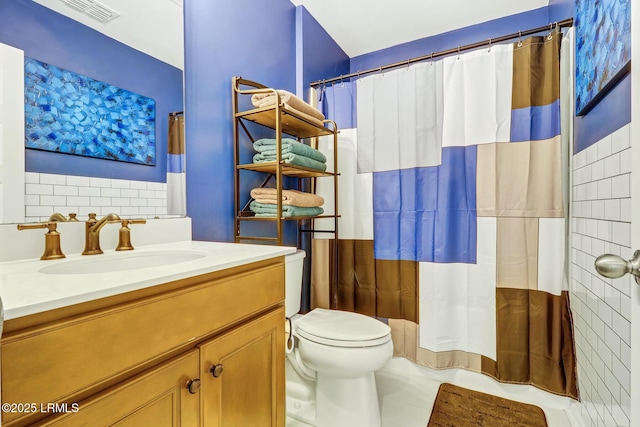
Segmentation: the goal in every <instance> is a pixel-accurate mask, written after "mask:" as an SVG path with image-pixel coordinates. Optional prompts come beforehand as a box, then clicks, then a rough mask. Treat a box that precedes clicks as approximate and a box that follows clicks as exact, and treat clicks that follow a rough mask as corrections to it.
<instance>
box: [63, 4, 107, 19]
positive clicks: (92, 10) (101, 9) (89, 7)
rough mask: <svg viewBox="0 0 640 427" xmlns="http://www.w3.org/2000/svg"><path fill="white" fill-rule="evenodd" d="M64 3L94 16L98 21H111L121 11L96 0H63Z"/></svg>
mask: <svg viewBox="0 0 640 427" xmlns="http://www.w3.org/2000/svg"><path fill="white" fill-rule="evenodd" d="M61 1H62V2H63V3H65V4H67V5H68V6H71V7H72V8H74V9H77V10H79V11H80V12H83V13H84V14H86V15H88V16H90V17H92V18H93V19H95V20H96V21H100V22H109V21H111V20H113V19H115V18H117V17H118V16H120V13H118V12H116V11H115V10H113V9H111V8H110V7H107V6H106V5H104V4H102V3H100V2H98V1H95V0H61Z"/></svg>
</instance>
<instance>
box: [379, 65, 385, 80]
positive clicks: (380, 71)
mask: <svg viewBox="0 0 640 427" xmlns="http://www.w3.org/2000/svg"><path fill="white" fill-rule="evenodd" d="M378 72H379V73H380V74H382V77H384V73H383V72H382V65H381V66H380V69H379V70H378Z"/></svg>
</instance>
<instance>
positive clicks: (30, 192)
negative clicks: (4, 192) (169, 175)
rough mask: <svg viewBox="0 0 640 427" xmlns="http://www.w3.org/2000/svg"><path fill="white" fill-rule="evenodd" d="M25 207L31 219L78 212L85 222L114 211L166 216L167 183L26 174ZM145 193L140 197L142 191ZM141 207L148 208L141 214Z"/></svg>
mask: <svg viewBox="0 0 640 427" xmlns="http://www.w3.org/2000/svg"><path fill="white" fill-rule="evenodd" d="M25 180H26V184H25V193H26V194H25V205H26V206H31V207H32V208H31V209H29V211H28V212H26V211H25V213H26V214H27V216H28V218H27V220H32V221H44V220H46V219H47V218H48V217H49V215H50V214H51V213H53V212H61V213H64V214H67V213H68V212H77V213H78V215H79V217H80V218H81V219H82V218H83V217H86V216H87V214H89V213H92V212H95V213H97V214H98V215H104V214H107V213H111V212H115V213H118V214H121V215H125V216H129V215H131V216H141V215H144V216H149V215H150V216H163V215H164V216H166V215H167V208H166V206H167V200H166V199H167V191H166V184H165V183H161V182H146V181H128V180H122V179H109V178H90V177H85V176H72V175H54V174H39V173H35V172H27V173H25ZM141 191H143V192H145V193H144V195H141V194H140V192H141ZM140 206H144V207H147V209H146V211H145V212H140Z"/></svg>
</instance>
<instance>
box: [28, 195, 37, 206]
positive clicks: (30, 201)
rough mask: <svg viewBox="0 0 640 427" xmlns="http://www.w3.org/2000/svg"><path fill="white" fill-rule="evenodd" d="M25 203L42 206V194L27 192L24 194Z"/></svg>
mask: <svg viewBox="0 0 640 427" xmlns="http://www.w3.org/2000/svg"><path fill="white" fill-rule="evenodd" d="M24 204H25V205H27V206H40V196H38V195H34V194H27V195H25V196H24Z"/></svg>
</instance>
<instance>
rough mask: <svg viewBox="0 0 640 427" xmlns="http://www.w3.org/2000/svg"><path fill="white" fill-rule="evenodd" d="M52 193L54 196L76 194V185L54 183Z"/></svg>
mask: <svg viewBox="0 0 640 427" xmlns="http://www.w3.org/2000/svg"><path fill="white" fill-rule="evenodd" d="M53 194H55V195H56V196H77V195H78V187H76V186H70V185H54V186H53Z"/></svg>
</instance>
